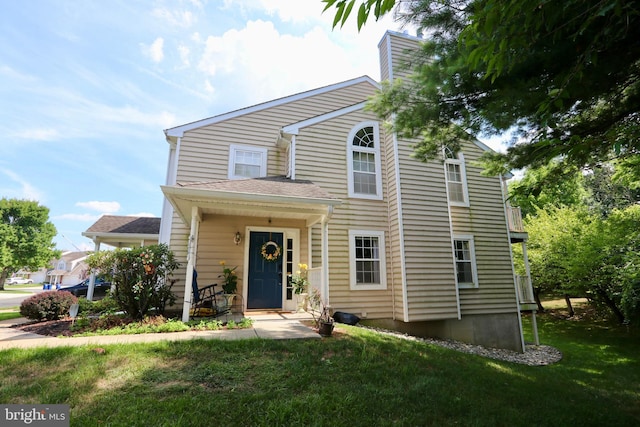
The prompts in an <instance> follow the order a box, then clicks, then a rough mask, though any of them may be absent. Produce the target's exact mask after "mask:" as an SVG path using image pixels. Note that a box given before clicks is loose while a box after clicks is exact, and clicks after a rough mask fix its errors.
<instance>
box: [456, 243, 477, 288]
mask: <svg viewBox="0 0 640 427" xmlns="http://www.w3.org/2000/svg"><path fill="white" fill-rule="evenodd" d="M453 245H454V249H455V250H454V252H455V257H456V272H457V275H458V283H474V280H473V269H472V265H471V263H472V259H471V244H470V242H469V241H468V240H454V242H453Z"/></svg>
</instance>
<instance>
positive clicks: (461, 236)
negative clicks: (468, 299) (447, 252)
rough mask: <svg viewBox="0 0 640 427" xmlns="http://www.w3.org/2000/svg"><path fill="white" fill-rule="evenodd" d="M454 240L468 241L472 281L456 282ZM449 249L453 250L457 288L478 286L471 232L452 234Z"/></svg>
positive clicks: (456, 262)
mask: <svg viewBox="0 0 640 427" xmlns="http://www.w3.org/2000/svg"><path fill="white" fill-rule="evenodd" d="M456 241H466V242H469V257H470V258H471V259H470V260H469V261H470V263H471V274H472V275H473V282H463V283H459V282H458V259H457V257H456V245H455V242H456ZM451 249H452V250H453V263H454V267H455V271H454V275H455V280H456V286H457V287H458V288H459V289H465V288H466V289H472V288H477V287H478V268H477V264H476V245H475V241H474V238H473V235H471V234H454V236H453V239H451Z"/></svg>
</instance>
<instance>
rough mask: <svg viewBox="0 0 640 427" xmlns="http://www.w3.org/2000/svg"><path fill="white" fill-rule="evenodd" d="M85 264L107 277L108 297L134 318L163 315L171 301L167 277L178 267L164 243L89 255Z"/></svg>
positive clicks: (174, 297)
mask: <svg viewBox="0 0 640 427" xmlns="http://www.w3.org/2000/svg"><path fill="white" fill-rule="evenodd" d="M88 263H89V265H90V266H91V267H92V268H96V269H99V270H100V271H101V272H102V274H103V275H104V276H106V277H110V278H111V283H113V284H114V285H115V289H114V291H113V293H112V297H113V298H114V300H115V301H116V303H117V304H118V307H119V308H120V310H122V311H124V312H125V313H126V314H128V315H129V316H131V317H133V318H135V319H142V318H144V316H146V315H147V313H148V312H149V311H150V310H152V309H155V310H156V312H157V313H158V314H163V313H164V310H165V308H166V306H167V305H172V304H173V303H174V302H175V299H176V296H175V294H174V293H173V292H172V291H171V287H172V286H173V283H174V282H175V281H174V280H173V279H172V278H171V276H172V273H173V271H174V270H175V269H176V268H178V266H179V264H178V262H177V261H176V260H175V258H174V256H173V252H171V251H170V250H169V247H168V246H167V245H165V244H159V245H152V246H145V247H141V248H134V249H131V250H128V249H116V250H114V251H101V252H98V253H95V254H93V255H91V256H90V257H89V259H88Z"/></svg>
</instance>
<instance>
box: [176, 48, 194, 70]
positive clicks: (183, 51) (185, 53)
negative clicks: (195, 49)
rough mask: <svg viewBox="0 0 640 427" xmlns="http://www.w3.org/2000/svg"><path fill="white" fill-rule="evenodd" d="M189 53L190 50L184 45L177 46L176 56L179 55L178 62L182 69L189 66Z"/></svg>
mask: <svg viewBox="0 0 640 427" xmlns="http://www.w3.org/2000/svg"><path fill="white" fill-rule="evenodd" d="M190 53H191V49H189V47H187V46H185V45H180V46H178V55H180V61H182V67H184V68H188V67H189V66H191V62H190V60H189V55H190Z"/></svg>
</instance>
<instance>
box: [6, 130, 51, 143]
mask: <svg viewBox="0 0 640 427" xmlns="http://www.w3.org/2000/svg"><path fill="white" fill-rule="evenodd" d="M11 136H12V137H14V138H20V139H31V140H37V141H54V140H56V139H59V138H60V132H58V130H56V129H27V130H23V131H20V132H15V133H14V134H12V135H11Z"/></svg>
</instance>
